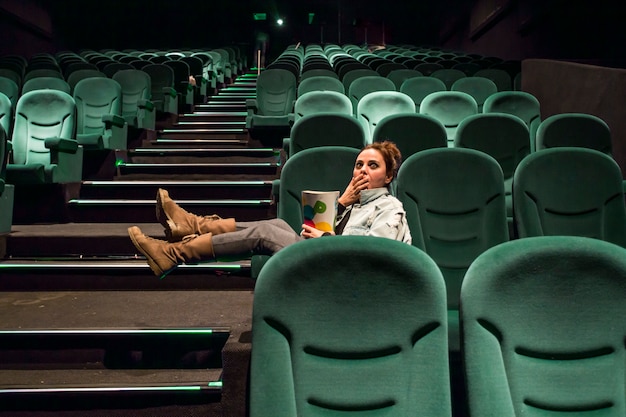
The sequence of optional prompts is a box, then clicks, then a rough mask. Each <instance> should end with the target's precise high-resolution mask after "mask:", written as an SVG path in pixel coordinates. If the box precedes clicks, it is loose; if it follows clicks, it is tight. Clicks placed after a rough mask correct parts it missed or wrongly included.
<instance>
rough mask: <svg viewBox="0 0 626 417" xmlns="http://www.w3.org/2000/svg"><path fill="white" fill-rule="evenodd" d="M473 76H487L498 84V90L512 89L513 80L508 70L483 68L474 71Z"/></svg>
mask: <svg viewBox="0 0 626 417" xmlns="http://www.w3.org/2000/svg"><path fill="white" fill-rule="evenodd" d="M474 77H485V78H489V79H490V80H491V81H493V82H494V83H495V84H496V85H497V86H498V91H512V90H513V80H512V78H511V76H510V75H509V73H508V72H506V71H505V70H503V69H498V68H484V69H480V70H478V71H476V72H475V73H474Z"/></svg>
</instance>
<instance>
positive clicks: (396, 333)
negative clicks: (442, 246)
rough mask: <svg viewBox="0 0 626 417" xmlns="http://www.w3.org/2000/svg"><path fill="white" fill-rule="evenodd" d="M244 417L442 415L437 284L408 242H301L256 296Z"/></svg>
mask: <svg viewBox="0 0 626 417" xmlns="http://www.w3.org/2000/svg"><path fill="white" fill-rule="evenodd" d="M252 328H253V332H252V357H251V364H250V416H251V417H265V416H267V417H270V416H271V417H280V416H303V417H310V416H339V415H350V416H374V415H377V416H418V415H423V416H442V417H445V416H450V415H451V411H450V385H449V372H448V369H449V367H448V352H447V342H446V311H445V285H444V283H443V279H442V277H441V272H440V271H439V270H438V268H437V265H436V264H435V263H434V262H433V261H432V259H430V258H429V257H428V255H426V254H425V253H424V252H422V251H420V250H418V249H417V248H415V247H412V246H411V245H407V244H405V243H402V242H397V241H395V240H391V239H385V238H379V237H371V236H336V237H329V238H320V239H310V240H305V241H302V242H299V243H296V244H294V245H291V246H289V247H287V248H285V249H283V250H281V251H280V252H278V253H277V254H276V255H274V256H273V257H272V259H270V261H269V262H268V263H267V264H266V265H265V267H264V268H263V270H262V271H261V274H260V276H259V278H258V280H257V283H256V286H255V290H254V306H253V319H252Z"/></svg>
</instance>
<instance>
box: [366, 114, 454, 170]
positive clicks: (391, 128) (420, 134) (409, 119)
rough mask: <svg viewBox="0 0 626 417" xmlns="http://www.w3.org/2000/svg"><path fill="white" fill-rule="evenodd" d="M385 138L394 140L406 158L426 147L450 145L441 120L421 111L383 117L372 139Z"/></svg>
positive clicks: (383, 139) (374, 140)
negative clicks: (420, 112)
mask: <svg viewBox="0 0 626 417" xmlns="http://www.w3.org/2000/svg"><path fill="white" fill-rule="evenodd" d="M385 140H390V141H392V142H394V143H395V144H396V146H397V147H398V149H400V152H401V153H402V158H404V159H406V158H408V157H409V156H411V155H413V154H414V153H416V152H419V151H423V150H424V149H431V148H442V147H443V148H445V147H447V146H448V138H447V136H446V129H445V128H444V127H443V125H442V124H441V122H440V121H439V120H437V119H435V118H433V117H430V116H427V115H425V114H419V113H398V114H391V115H389V116H386V117H384V118H383V119H381V120H380V121H379V122H378V124H377V125H376V127H375V128H374V134H373V135H372V141H373V142H383V141H385Z"/></svg>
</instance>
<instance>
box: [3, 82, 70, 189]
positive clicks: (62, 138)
mask: <svg viewBox="0 0 626 417" xmlns="http://www.w3.org/2000/svg"><path fill="white" fill-rule="evenodd" d="M75 130H76V105H75V103H74V99H73V98H72V97H71V96H70V95H69V94H67V93H64V92H62V91H57V90H35V91H31V92H29V93H26V94H23V95H22V96H21V97H20V99H19V100H18V102H17V108H16V111H15V121H14V123H13V133H12V136H11V139H12V144H13V150H12V157H11V161H10V163H9V165H8V166H7V182H8V183H10V184H43V183H68V182H80V181H81V177H82V157H83V148H82V147H80V146H78V142H77V141H76V139H75V138H74V135H75Z"/></svg>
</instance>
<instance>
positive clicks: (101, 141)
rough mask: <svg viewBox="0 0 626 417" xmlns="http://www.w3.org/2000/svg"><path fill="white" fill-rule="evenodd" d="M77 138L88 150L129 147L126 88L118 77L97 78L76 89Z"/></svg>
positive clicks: (86, 81)
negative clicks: (123, 98) (124, 92)
mask: <svg viewBox="0 0 626 417" xmlns="http://www.w3.org/2000/svg"><path fill="white" fill-rule="evenodd" d="M74 101H75V102H76V117H77V123H76V139H77V140H78V143H79V144H80V145H82V146H83V147H84V148H85V150H102V149H108V150H116V149H126V148H127V140H128V123H126V120H124V118H123V117H122V87H121V86H120V85H119V83H118V82H117V81H115V80H112V79H110V78H103V77H93V78H86V79H84V80H81V81H79V82H78V84H76V87H75V88H74Z"/></svg>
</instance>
